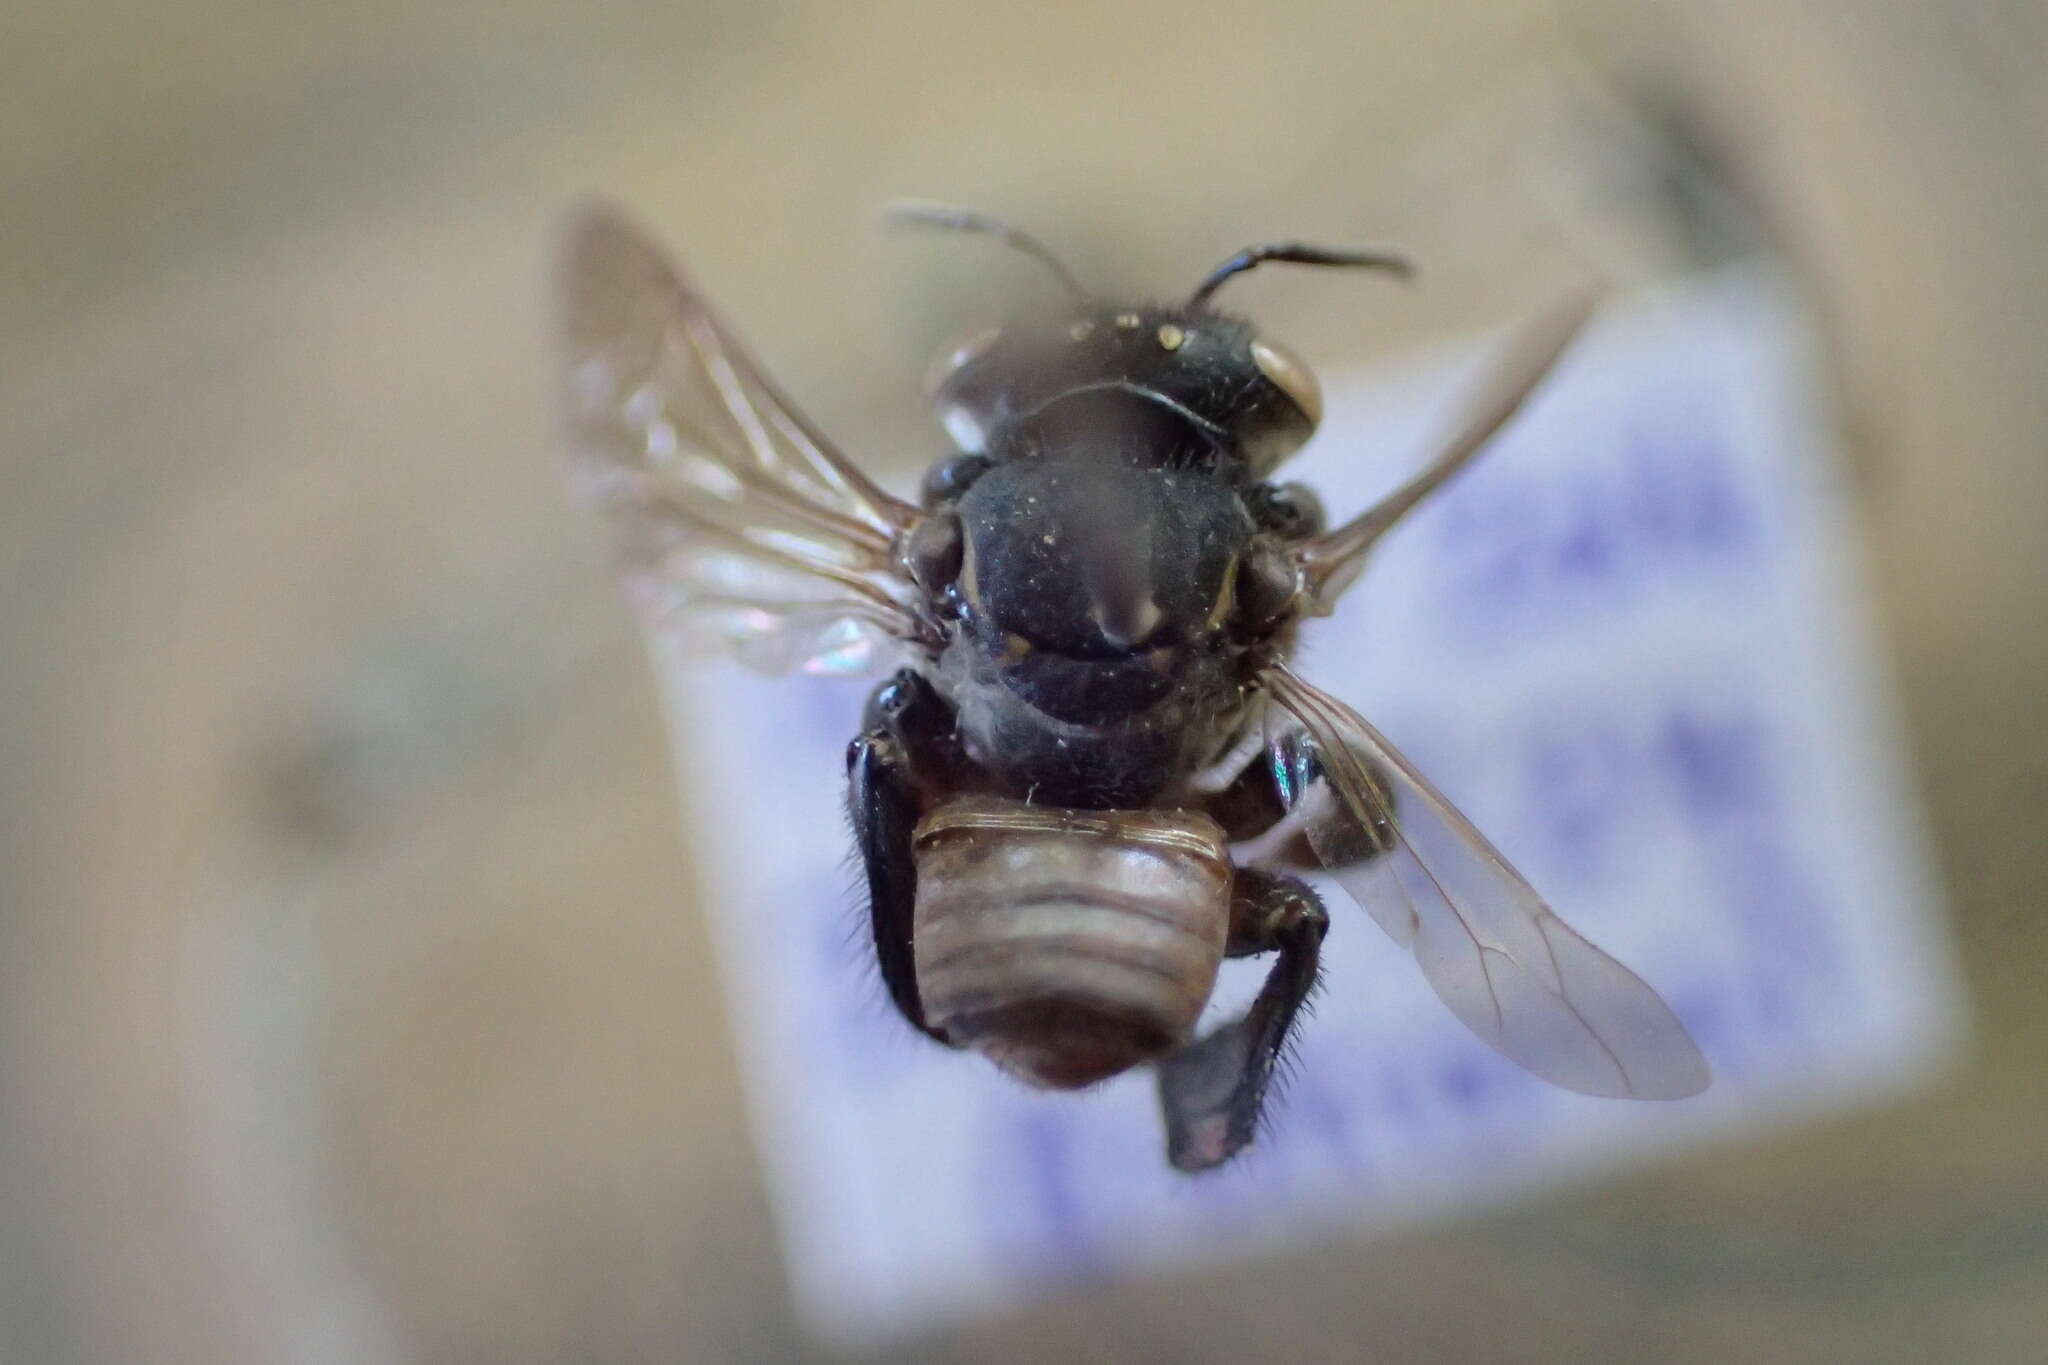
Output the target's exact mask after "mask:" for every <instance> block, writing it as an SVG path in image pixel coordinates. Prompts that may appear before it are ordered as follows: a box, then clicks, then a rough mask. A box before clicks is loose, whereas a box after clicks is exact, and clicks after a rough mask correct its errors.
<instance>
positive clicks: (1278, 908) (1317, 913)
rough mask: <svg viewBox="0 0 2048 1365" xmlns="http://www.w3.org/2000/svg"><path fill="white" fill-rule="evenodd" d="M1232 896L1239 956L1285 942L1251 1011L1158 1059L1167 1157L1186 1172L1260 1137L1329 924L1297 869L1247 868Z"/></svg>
mask: <svg viewBox="0 0 2048 1365" xmlns="http://www.w3.org/2000/svg"><path fill="white" fill-rule="evenodd" d="M1231 899H1232V905H1231V937H1230V946H1229V952H1230V955H1231V956H1232V957H1246V956H1249V955H1251V954H1253V953H1263V952H1269V951H1274V950H1277V951H1278V952H1279V954H1280V958H1279V961H1277V962H1275V963H1274V964H1273V969H1272V970H1271V971H1270V972H1268V973H1267V974H1266V984H1265V985H1264V987H1262V988H1261V989H1260V991H1259V995H1258V999H1256V1000H1254V1001H1253V1002H1252V1006H1251V1008H1250V1009H1249V1010H1247V1011H1245V1014H1244V1017H1243V1018H1241V1019H1238V1020H1236V1021H1234V1022H1232V1023H1228V1024H1225V1025H1223V1027H1221V1028H1219V1029H1217V1030H1216V1031H1215V1032H1213V1033H1210V1034H1209V1035H1207V1036H1206V1037H1203V1038H1200V1039H1197V1040H1196V1041H1194V1042H1192V1043H1189V1044H1188V1045H1187V1046H1186V1047H1183V1048H1181V1049H1180V1050H1179V1051H1177V1052H1174V1053H1170V1054H1169V1055H1168V1056H1167V1057H1166V1059H1165V1060H1164V1061H1162V1062H1160V1063H1159V1068H1158V1070H1159V1108H1160V1112H1161V1113H1162V1114H1163V1115H1164V1116H1165V1119H1166V1157H1167V1160H1168V1161H1170V1162H1172V1163H1173V1165H1174V1166H1175V1167H1176V1168H1177V1169H1179V1170H1183V1171H1206V1170H1208V1169H1210V1168H1211V1167H1214V1166H1220V1165H1222V1164H1223V1163H1224V1162H1226V1161H1228V1160H1229V1159H1230V1158H1231V1157H1233V1156H1235V1155H1237V1153H1238V1152H1239V1151H1240V1150H1241V1149H1242V1148H1243V1147H1244V1146H1245V1145H1246V1144H1247V1143H1249V1142H1250V1141H1251V1140H1252V1137H1253V1134H1254V1133H1255V1132H1256V1131H1257V1129H1258V1123H1259V1111H1260V1108H1261V1106H1262V1105H1263V1104H1264V1103H1265V1098H1266V1086H1267V1083H1268V1082H1269V1081H1271V1080H1272V1077H1273V1064H1274V1062H1275V1061H1277V1060H1278V1058H1279V1056H1280V1051H1281V1049H1282V1048H1283V1047H1284V1046H1285V1045H1286V1042H1287V1034H1288V1030H1289V1029H1290V1028H1292V1027H1293V1025H1294V1018H1295V1015H1296V1013H1297V1012H1299V1010H1300V1009H1301V1003H1302V1001H1304V1000H1306V999H1308V996H1309V992H1311V991H1312V990H1314V989H1315V984H1316V970H1317V962H1318V960H1319V958H1320V956H1321V952H1322V943H1323V934H1324V933H1325V932H1326V931H1327V930H1328V929H1329V926H1330V919H1329V916H1328V914H1327V913H1325V911H1324V910H1323V903H1322V901H1321V899H1319V898H1318V897H1317V896H1316V893H1315V892H1314V891H1312V890H1310V889H1309V888H1308V886H1307V885H1306V884H1304V883H1302V882H1299V881H1296V880H1295V879H1294V878H1292V877H1280V876H1275V875H1273V874H1271V873H1268V872H1259V871H1256V870H1254V869H1250V868H1240V869H1239V870H1238V873H1237V883H1236V889H1235V890H1234V891H1233V893H1232V897H1231Z"/></svg>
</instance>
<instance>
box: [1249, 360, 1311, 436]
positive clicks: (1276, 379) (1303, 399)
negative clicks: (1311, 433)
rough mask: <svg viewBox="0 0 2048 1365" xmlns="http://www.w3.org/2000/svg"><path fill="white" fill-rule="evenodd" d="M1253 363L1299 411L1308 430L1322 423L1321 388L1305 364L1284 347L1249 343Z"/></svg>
mask: <svg viewBox="0 0 2048 1365" xmlns="http://www.w3.org/2000/svg"><path fill="white" fill-rule="evenodd" d="M1252 363H1253V364H1255V365H1257V366H1258V367H1259V373H1260V374H1263V375H1264V376H1266V378H1267V379H1269V380H1271V381H1272V383H1273V387H1275V388H1277V389H1279V390H1280V392H1282V393H1284V394H1286V395H1287V398H1288V401H1289V402H1291V403H1293V404H1294V406H1295V407H1297V408H1299V409H1300V410H1301V415H1302V416H1304V417H1306V418H1308V424H1309V426H1310V427H1311V428H1313V427H1315V426H1317V425H1319V424H1320V423H1321V422H1322V420H1323V386H1322V385H1321V384H1318V383H1317V382H1316V376H1315V371H1313V370H1311V369H1309V367H1308V364H1307V362H1306V361H1304V360H1303V359H1302V358H1301V357H1300V356H1298V355H1296V354H1295V353H1294V352H1292V351H1290V350H1288V349H1287V348H1286V347H1285V346H1280V345H1276V344H1275V343H1273V342H1270V341H1263V340H1261V341H1254V342H1253V343H1252Z"/></svg>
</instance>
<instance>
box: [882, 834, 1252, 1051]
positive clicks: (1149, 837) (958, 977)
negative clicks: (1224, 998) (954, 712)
mask: <svg viewBox="0 0 2048 1365" xmlns="http://www.w3.org/2000/svg"><path fill="white" fill-rule="evenodd" d="M916 856H917V910H916V923H915V930H914V944H915V949H916V962H917V981H918V990H919V993H920V996H921V998H922V1001H923V1005H924V1013H925V1019H926V1021H927V1022H928V1023H930V1024H931V1025H932V1026H933V1027H934V1028H937V1029H939V1030H941V1031H942V1032H944V1033H945V1035H946V1036H947V1037H948V1038H949V1039H950V1040H951V1041H953V1042H955V1043H957V1044H960V1045H962V1046H966V1047H973V1048H977V1049H979V1050H980V1051H982V1052H984V1053H986V1054H988V1056H989V1057H991V1058H992V1059H993V1060H994V1061H995V1062H996V1064H997V1065H998V1066H1001V1067H1002V1068H1003V1069H1004V1070H1006V1071H1009V1072H1011V1073H1013V1074H1014V1075H1017V1076H1019V1077H1021V1078H1022V1079H1024V1080H1027V1081H1031V1082H1033V1083H1035V1084H1039V1085H1045V1086H1053V1087H1057V1088H1062V1089H1065V1088H1071V1087H1075V1086H1083V1085H1089V1084H1092V1083H1094V1082H1096V1081H1099V1080H1102V1079H1104V1078H1106V1077H1109V1076H1113V1075H1115V1074H1116V1073H1117V1072H1119V1071H1123V1070H1125V1069H1126V1068H1128V1067H1131V1066H1135V1065H1137V1064H1138V1063H1140V1062H1144V1061H1149V1060H1151V1059H1153V1058H1155V1057H1157V1056H1159V1055H1160V1054H1161V1053H1163V1052H1165V1051H1167V1050H1168V1049H1170V1048H1172V1047H1175V1046H1177V1045H1178V1044H1180V1043H1182V1042H1185V1041H1186V1040H1187V1037H1188V1035H1189V1033H1190V1032H1191V1031H1192V1029H1193V1028H1194V1024H1195V1019H1196V1017H1197V1016H1198V1015H1200V1014H1201V1012H1202V1007H1203V1005H1205V1004H1206V1003H1207V1002H1208V999H1209V992H1210V991H1211V989H1212V988H1213V987H1214V986H1215V984H1216V969H1217V966H1218V965H1219V964H1220V963H1221V962H1222V960H1223V948H1224V943H1225V941H1226V939H1227V938H1228V937H1229V931H1230V882H1231V865H1230V855H1229V850H1228V848H1227V846H1226V845H1225V843H1224V837H1223V830H1222V829H1221V827H1219V826H1218V825H1217V824H1216V822H1215V821H1213V820H1211V819H1209V818H1208V817H1207V816H1205V815H1197V814H1188V813H1182V812H1178V811H1150V810H1142V811H1063V810H1057V809H1052V808H1049V807H1045V806H1027V805H1024V804H1022V803H1021V802H1015V801H1004V800H999V799H997V798H993V797H979V796H975V797H962V798H959V799H956V800H953V801H949V802H947V803H945V804H944V805H941V806H939V807H938V808H936V809H935V810H933V811H932V812H931V813H930V814H929V815H927V816H926V817H925V818H924V820H923V821H922V822H920V823H919V825H918V827H917V834H916Z"/></svg>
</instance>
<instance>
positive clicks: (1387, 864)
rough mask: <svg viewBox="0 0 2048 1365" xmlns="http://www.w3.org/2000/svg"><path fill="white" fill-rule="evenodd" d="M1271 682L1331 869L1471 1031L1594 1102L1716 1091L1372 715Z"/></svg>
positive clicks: (1637, 982) (1292, 797) (1681, 1033)
mask: <svg viewBox="0 0 2048 1365" xmlns="http://www.w3.org/2000/svg"><path fill="white" fill-rule="evenodd" d="M1268 684H1269V687H1270V692H1271V696H1272V699H1273V701H1274V702H1275V703H1276V704H1277V705H1278V706H1279V707H1281V708H1282V709H1284V710H1285V711H1286V712H1287V713H1288V715H1290V716H1292V717H1293V718H1294V720H1296V721H1298V722H1299V730H1298V731H1297V730H1295V729H1294V728H1293V727H1286V730H1287V732H1286V733H1282V734H1278V735H1276V736H1275V737H1274V771H1275V773H1276V775H1277V776H1278V778H1279V780H1280V783H1281V786H1282V794H1283V796H1284V797H1286V798H1287V800H1288V805H1289V807H1290V809H1291V811H1292V812H1293V813H1294V815H1295V817H1296V818H1298V819H1299V821H1300V823H1301V825H1302V827H1303V829H1304V832H1305V833H1306V834H1307V836H1308V840H1309V843H1310V845H1311V846H1312V847H1313V848H1314V849H1315V851H1316V856H1317V857H1318V858H1319V859H1321V860H1322V862H1323V863H1324V864H1325V866H1326V867H1328V869H1329V871H1330V873H1331V875H1332V876H1334V877H1335V878H1336V879H1337V881H1338V883H1339V884H1341V885H1342V886H1343V887H1344V889H1345V890H1346V891H1347V892H1348V893H1350V895H1351V896H1352V897H1353V898H1354V899H1356V900H1357V901H1358V903H1359V904H1360V905H1361V906H1363V907H1364V908H1365V909H1366V910H1367V911H1369V912H1370V913H1371V914H1372V916H1373V917H1374V918H1375V919H1376V920H1378V921H1379V923H1380V926H1381V927H1382V928H1384V929H1385V930H1386V931H1387V932H1388V933H1389V934H1390V935H1392V936H1393V938H1394V939H1395V941H1397V942H1399V943H1401V944H1403V945H1405V946H1407V947H1409V948H1411V949H1413V950H1414V953H1415V958H1416V961H1417V962H1418V963H1420V964H1421V967H1422V971H1423V975H1424V976H1426V977H1427V978H1428V980H1429V984H1430V985H1431V986H1432V987H1434V988H1435V990H1436V993H1437V995H1438V996H1439V997H1441V998H1442V1000H1443V1002H1444V1003H1445V1004H1446V1005H1448V1006H1450V1008H1451V1012H1452V1013H1453V1014H1455V1015H1457V1016H1458V1018H1459V1019H1460V1020H1462V1021H1463V1022H1464V1023H1465V1025H1466V1027H1468V1028H1470V1029H1471V1030H1472V1031H1473V1032H1474V1033H1476V1034H1478V1035H1479V1036H1480V1037H1481V1038H1483V1039H1485V1040H1486V1041H1487V1042H1488V1043H1491V1044H1492V1045H1493V1046H1494V1047H1495V1048H1497V1049H1499V1050H1500V1052H1501V1053H1502V1054H1504V1055H1505V1056H1507V1057H1508V1058H1509V1059H1510V1060H1512V1061H1514V1062H1516V1063H1518V1064H1519V1065H1521V1066H1523V1067H1526V1068H1527V1069H1528V1070H1530V1071H1532V1072H1534V1073H1535V1074H1536V1075H1538V1076H1541V1077H1542V1078H1543V1079H1545V1080H1547V1081H1550V1082H1552V1083H1554V1084H1556V1085H1560V1086H1563V1087H1564V1088H1565V1089H1567V1090H1575V1091H1578V1092H1580V1093H1581V1094H1586V1095H1606V1096H1616V1097H1628V1098H1634V1099H1682V1098H1684V1097H1685V1096H1687V1095H1696V1094H1698V1093H1699V1092H1700V1091H1701V1090H1704V1089H1705V1088H1706V1086H1707V1081H1708V1075H1707V1063H1706V1059H1705V1058H1704V1057H1702V1056H1701V1055H1700V1050H1699V1048H1698V1047H1697V1046H1696V1045H1695V1044H1694V1043H1693V1041H1692V1039H1691V1037H1689V1036H1688V1035H1687V1033H1686V1031H1685V1026H1684V1025H1682V1024H1680V1023H1679V1022H1678V1018H1677V1016H1675V1015H1674V1014H1672V1012H1671V1009H1670V1007H1669V1006H1667V1005H1666V1004H1665V1003H1664V1002H1663V1000H1662V999H1660V998H1659V997H1658V995H1657V993H1656V992H1655V991H1653V990H1651V989H1650V987H1649V986H1648V985H1647V984H1645V983H1644V981H1643V979H1642V978H1641V977H1639V976H1637V975H1636V974H1635V973H1634V972H1631V971H1630V970H1629V969H1628V968H1626V967H1624V966H1622V965H1621V964H1620V963H1619V962H1616V961H1615V960H1614V959H1613V958H1611V957H1609V956H1608V955H1607V954H1605V953H1603V952H1601V951H1600V950H1599V949H1598V948H1596V947H1594V946H1593V945H1592V944H1591V943H1589V942H1587V941H1586V940H1585V939H1584V938H1583V937H1581V936H1580V935H1579V934H1578V933H1576V932H1575V931H1574V930H1573V929H1572V928H1571V926H1570V925H1568V924H1566V923H1565V922H1564V921H1563V920H1561V919H1559V918H1558V917H1557V915H1556V914H1555V913H1554V912H1552V910H1551V909H1550V907H1549V906H1548V905H1546V904H1544V902H1543V898H1542V897H1541V896H1539V895H1537V894H1536V891H1535V889H1534V888H1532V887H1531V886H1530V885H1529V883H1528V882H1526V881H1524V880H1523V879H1522V876H1521V874H1520V873H1518V872H1516V871H1515V870H1514V868H1512V867H1510V866H1509V865H1508V863H1507V860H1506V859H1505V858H1503V857H1501V855H1500V853H1499V852H1498V851H1497V850H1496V849H1495V848H1494V847H1493V845H1492V844H1490V843H1488V842H1487V841H1486V838H1485V836H1484V835H1482V834H1480V832H1479V831H1478V830H1477V829H1475V828H1474V827H1473V825H1472V822H1471V821H1469V820H1467V819H1466V818H1465V817H1464V816H1463V815H1461V814H1460V813H1459V812H1458V810H1457V808H1456V807H1454V806H1452V805H1451V803H1450V802H1449V801H1447V800H1445V799H1444V797H1443V794H1442V793H1440V792H1439V791H1437V789H1436V788H1435V787H1433V786H1431V785H1430V783H1429V781H1428V780H1427V779H1426V778H1424V777H1423V776H1422V775H1421V774H1420V773H1418V772H1416V771H1415V769H1414V767H1413V765H1411V764H1410V763H1409V762H1408V760H1407V759H1405V758H1403V757H1402V756H1401V754H1400V753H1399V751H1397V750H1396V749H1395V748H1394V746H1393V745H1391V744H1389V743H1388V742H1387V741H1386V738H1385V737H1384V736H1383V735H1381V734H1380V732H1379V731H1377V730H1375V729H1374V728H1373V727H1372V726H1371V725H1370V724H1369V723H1368V722H1367V721H1366V720H1365V718H1364V717H1363V716H1360V715H1359V714H1358V713H1357V712H1356V711H1354V710H1352V709H1351V708H1350V707H1349V706H1346V705H1345V704H1344V703H1343V702H1341V701H1338V700H1337V699H1336V698H1334V697H1331V696H1329V695H1328V694H1327V693H1324V692H1322V691H1320V690H1318V689H1316V688H1314V687H1311V686H1310V685H1309V684H1307V683H1305V682H1303V681H1302V680H1301V679H1300V678H1298V677H1296V676H1295V675H1294V674H1293V673H1292V672H1290V671H1288V670H1287V669H1286V668H1285V667H1284V666H1280V667H1276V668H1275V669H1274V670H1273V671H1272V672H1271V673H1270V674H1269V675H1268ZM1304 735H1305V736H1306V738H1307V740H1308V743H1309V744H1310V745H1311V746H1312V747H1313V756H1314V758H1315V759H1316V762H1315V763H1314V764H1313V765H1311V764H1309V763H1306V762H1304V761H1303V760H1304V759H1305V758H1306V757H1307V755H1305V754H1304V753H1302V752H1301V744H1300V740H1301V738H1302V736H1304ZM1307 779H1312V780H1307ZM1372 851H1377V856H1374V857H1371V858H1369V859H1367V860H1364V861H1360V859H1359V855H1360V854H1363V853H1367V852H1372Z"/></svg>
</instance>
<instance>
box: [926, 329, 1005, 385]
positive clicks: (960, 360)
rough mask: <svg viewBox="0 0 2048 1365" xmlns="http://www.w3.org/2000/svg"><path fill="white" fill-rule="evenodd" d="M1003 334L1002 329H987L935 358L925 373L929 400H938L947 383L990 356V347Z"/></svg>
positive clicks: (950, 347) (949, 347)
mask: <svg viewBox="0 0 2048 1365" xmlns="http://www.w3.org/2000/svg"><path fill="white" fill-rule="evenodd" d="M1002 334H1003V329H1002V328H1000V327H987V328H984V329H982V330H981V331H979V332H976V333H975V334H974V335H973V336H971V337H968V338H967V339H965V340H964V341H960V342H958V343H956V344H954V345H952V346H948V347H947V348H946V349H945V350H943V351H941V352H939V353H938V355H937V356H935V357H933V359H932V364H931V368H930V369H929V370H927V371H925V376H924V392H925V396H926V397H927V398H936V397H938V396H939V392H940V391H941V390H942V389H944V388H945V387H946V381H947V380H949V379H951V378H952V377H953V376H954V375H956V374H958V373H960V371H962V370H964V369H966V368H967V367H968V366H969V365H972V364H973V363H974V362H975V361H977V360H979V359H981V358H982V357H983V356H985V355H987V354H988V350H989V347H991V346H993V345H995V344H996V338H997V337H1000V336H1001V335H1002Z"/></svg>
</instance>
